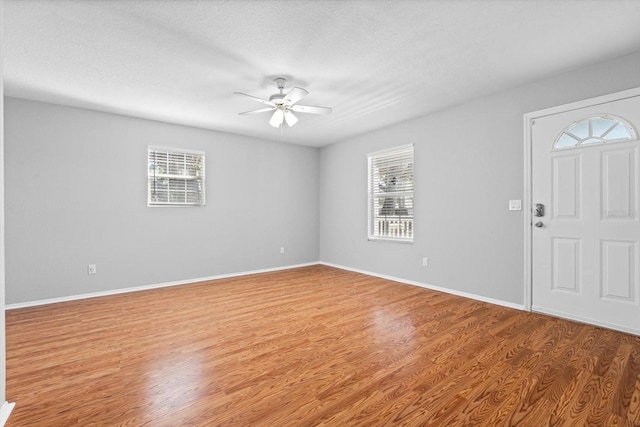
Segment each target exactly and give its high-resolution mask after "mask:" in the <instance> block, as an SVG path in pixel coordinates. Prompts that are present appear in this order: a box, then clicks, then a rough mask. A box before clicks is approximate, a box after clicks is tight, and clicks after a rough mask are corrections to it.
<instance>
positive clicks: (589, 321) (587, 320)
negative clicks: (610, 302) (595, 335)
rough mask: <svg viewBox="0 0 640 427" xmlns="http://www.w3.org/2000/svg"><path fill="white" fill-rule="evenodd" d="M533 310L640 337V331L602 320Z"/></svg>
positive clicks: (536, 308)
mask: <svg viewBox="0 0 640 427" xmlns="http://www.w3.org/2000/svg"><path fill="white" fill-rule="evenodd" d="M531 310H532V311H534V312H535V313H540V314H546V315H548V316H553V317H559V318H561V319H566V320H571V321H574V322H580V323H586V324H587V325H593V326H600V327H602V328H606V329H613V330H614V331H620V332H626V333H628V334H632V335H639V336H640V329H636V328H630V327H628V326H624V325H618V324H616V323H609V322H603V321H601V320H596V319H591V318H589V317H582V316H575V315H573V314H570V313H564V312H562V311H556V310H549V309H547V308H542V307H538V306H536V305H534V306H533V307H531Z"/></svg>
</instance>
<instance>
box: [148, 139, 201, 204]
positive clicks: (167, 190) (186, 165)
mask: <svg viewBox="0 0 640 427" xmlns="http://www.w3.org/2000/svg"><path fill="white" fill-rule="evenodd" d="M148 164H149V173H148V180H147V182H148V193H147V194H148V196H147V204H148V206H204V202H205V197H204V194H205V193H204V182H205V181H204V152H200V151H187V150H178V149H172V148H162V147H148Z"/></svg>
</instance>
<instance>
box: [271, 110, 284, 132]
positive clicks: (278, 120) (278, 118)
mask: <svg viewBox="0 0 640 427" xmlns="http://www.w3.org/2000/svg"><path fill="white" fill-rule="evenodd" d="M283 118H284V112H283V111H282V110H281V109H280V108H278V109H276V111H275V112H274V113H273V116H271V120H269V124H270V125H271V126H273V127H274V128H277V127H280V126H281V125H282V120H283Z"/></svg>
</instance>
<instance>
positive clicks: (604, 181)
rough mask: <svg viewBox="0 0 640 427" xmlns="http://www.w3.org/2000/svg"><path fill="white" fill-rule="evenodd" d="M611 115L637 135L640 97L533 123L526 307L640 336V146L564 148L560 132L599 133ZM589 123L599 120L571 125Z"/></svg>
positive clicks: (567, 138)
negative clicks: (538, 208) (535, 212)
mask: <svg viewBox="0 0 640 427" xmlns="http://www.w3.org/2000/svg"><path fill="white" fill-rule="evenodd" d="M613 116H615V117H619V118H620V120H621V122H623V123H626V125H630V126H632V127H633V128H634V130H636V129H637V126H638V125H640V97H631V98H626V99H623V100H619V101H614V102H609V103H605V104H599V105H596V106H593V107H587V108H582V109H577V110H572V111H567V112H563V113H559V114H553V115H549V116H545V117H541V118H537V119H535V120H534V122H533V125H532V128H531V132H532V147H531V150H532V153H531V154H532V157H531V158H532V165H531V166H532V169H531V170H532V192H531V194H532V200H531V204H532V206H535V205H536V204H537V203H542V204H544V205H545V208H546V209H545V212H544V215H543V216H542V217H534V218H533V222H534V223H537V222H538V221H539V223H538V224H537V226H536V227H532V251H531V252H532V309H533V310H534V311H538V312H542V313H547V314H552V315H557V316H561V317H566V318H570V319H575V320H578V321H582V322H586V323H592V324H596V325H601V326H605V327H609V328H614V329H618V330H622V331H626V332H631V333H634V334H638V335H640V301H639V300H640V283H639V281H640V280H639V276H640V275H639V274H638V269H639V268H640V251H639V250H638V247H639V242H640V220H639V218H640V215H639V212H638V211H639V209H638V203H639V201H640V195H639V194H638V191H639V188H640V178H639V173H638V172H639V171H638V163H639V161H638V159H639V158H640V157H639V151H640V145H639V144H640V142H638V139H637V137H634V138H632V139H631V140H628V141H614V142H605V143H597V142H596V143H594V142H593V140H592V139H590V140H589V141H588V142H585V143H584V144H583V145H578V146H575V147H569V146H570V145H571V144H572V141H575V140H576V139H577V138H576V139H574V138H573V137H572V136H571V135H570V133H571V132H569V133H567V132H566V130H567V129H568V128H570V127H571V126H574V127H573V128H572V129H574V130H575V131H576V132H578V131H581V132H582V131H584V133H587V134H589V133H593V134H597V133H600V134H605V135H606V129H605V128H606V127H607V126H609V125H610V123H613V122H612V121H611V120H610V118H612V117H613ZM589 117H603V119H594V120H593V121H591V122H588V123H587V122H585V123H586V124H585V125H584V126H582V125H577V126H576V124H580V123H581V122H582V121H583V120H584V119H587V118H589ZM581 126H582V127H581ZM596 127H598V128H597V129H596ZM582 128H584V129H582ZM620 129H622V128H611V129H610V132H614V131H615V135H616V136H618V135H623V134H624V132H622V131H620ZM622 130H624V129H622ZM563 132H564V133H563ZM561 135H562V136H561ZM636 135H637V133H636ZM559 137H560V138H562V140H561V142H560V145H561V148H560V149H557V148H555V147H554V142H555V141H556V139H558V138H559Z"/></svg>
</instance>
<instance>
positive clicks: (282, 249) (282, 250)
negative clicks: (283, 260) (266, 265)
mask: <svg viewBox="0 0 640 427" xmlns="http://www.w3.org/2000/svg"><path fill="white" fill-rule="evenodd" d="M280 253H281V254H283V253H284V246H282V247H281V248H280Z"/></svg>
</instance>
